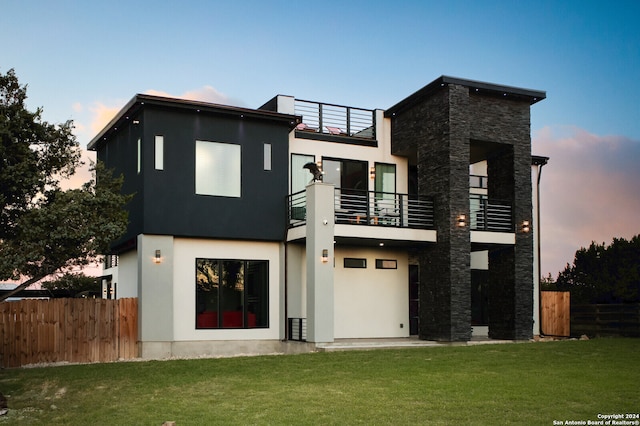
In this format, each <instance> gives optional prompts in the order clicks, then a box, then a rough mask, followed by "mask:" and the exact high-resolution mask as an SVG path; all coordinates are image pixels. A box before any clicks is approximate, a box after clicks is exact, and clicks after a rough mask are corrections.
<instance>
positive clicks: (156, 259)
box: [153, 250, 162, 263]
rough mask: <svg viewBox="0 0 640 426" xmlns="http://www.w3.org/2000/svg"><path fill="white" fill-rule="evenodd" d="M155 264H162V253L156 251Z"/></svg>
mask: <svg viewBox="0 0 640 426" xmlns="http://www.w3.org/2000/svg"><path fill="white" fill-rule="evenodd" d="M153 263H162V252H160V250H156V254H155V256H153Z"/></svg>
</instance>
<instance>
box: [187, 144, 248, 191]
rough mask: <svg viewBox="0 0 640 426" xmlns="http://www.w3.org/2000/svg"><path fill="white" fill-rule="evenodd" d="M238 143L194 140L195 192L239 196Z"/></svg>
mask: <svg viewBox="0 0 640 426" xmlns="http://www.w3.org/2000/svg"><path fill="white" fill-rule="evenodd" d="M241 176H242V175H241V150H240V145H234V144H228V143H219V142H208V141H196V194H199V195H218V196H222V197H240V195H241V194H240V191H241V189H240V188H241V184H240V183H241Z"/></svg>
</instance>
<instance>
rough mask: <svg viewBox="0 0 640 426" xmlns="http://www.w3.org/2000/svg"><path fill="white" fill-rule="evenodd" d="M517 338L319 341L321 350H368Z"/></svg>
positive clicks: (484, 343) (482, 342) (453, 344)
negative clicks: (446, 340)
mask: <svg viewBox="0 0 640 426" xmlns="http://www.w3.org/2000/svg"><path fill="white" fill-rule="evenodd" d="M516 342H517V341H515V340H494V339H489V338H487V337H473V338H472V339H471V340H470V341H468V342H437V341H434V340H420V339H418V338H417V337H398V338H389V339H336V340H335V341H334V342H331V343H317V344H316V349H317V350H318V351H319V352H330V351H348V350H367V349H393V348H419V347H437V346H472V345H487V344H504V343H516Z"/></svg>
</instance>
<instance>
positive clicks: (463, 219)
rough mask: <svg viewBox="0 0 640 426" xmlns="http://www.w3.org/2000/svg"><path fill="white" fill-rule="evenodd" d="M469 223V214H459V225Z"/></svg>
mask: <svg viewBox="0 0 640 426" xmlns="http://www.w3.org/2000/svg"><path fill="white" fill-rule="evenodd" d="M466 225H467V215H465V214H461V215H458V226H459V227H463V226H466Z"/></svg>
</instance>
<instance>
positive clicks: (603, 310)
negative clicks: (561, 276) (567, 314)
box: [571, 303, 640, 337]
mask: <svg viewBox="0 0 640 426" xmlns="http://www.w3.org/2000/svg"><path fill="white" fill-rule="evenodd" d="M571 334H572V335H574V336H578V335H582V334H586V335H587V336H596V337H597V336H626V337H640V303H629V304H610V305H573V306H571Z"/></svg>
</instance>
